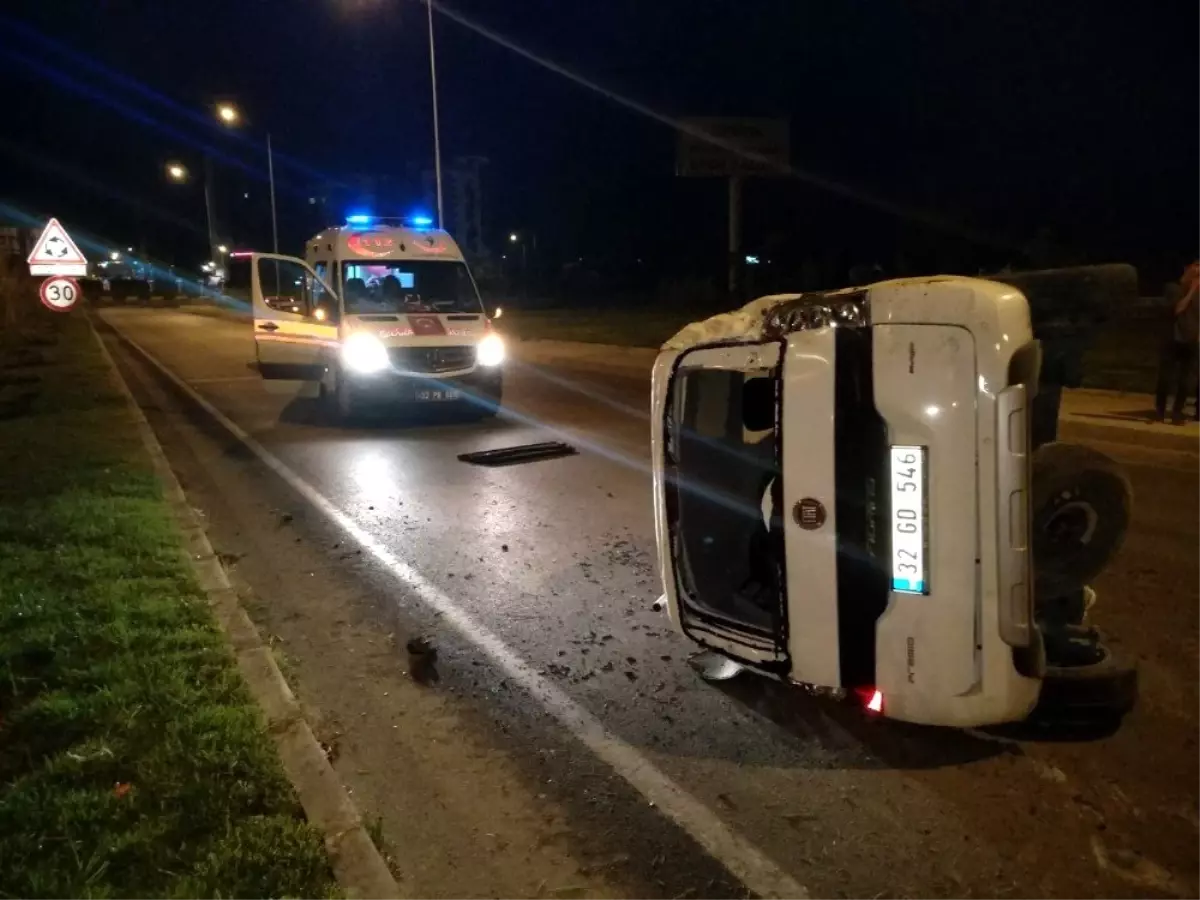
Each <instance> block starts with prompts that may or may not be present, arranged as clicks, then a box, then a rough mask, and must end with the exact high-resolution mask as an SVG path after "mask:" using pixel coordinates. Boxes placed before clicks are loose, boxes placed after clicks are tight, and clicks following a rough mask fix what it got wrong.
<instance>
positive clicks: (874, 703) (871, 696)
mask: <svg viewBox="0 0 1200 900" xmlns="http://www.w3.org/2000/svg"><path fill="white" fill-rule="evenodd" d="M854 693H855V694H857V695H858V699H859V702H861V703H862V706H863V709H865V710H866V711H867V712H873V713H882V712H883V691H881V690H879V689H878V688H873V687H865V688H855V689H854Z"/></svg>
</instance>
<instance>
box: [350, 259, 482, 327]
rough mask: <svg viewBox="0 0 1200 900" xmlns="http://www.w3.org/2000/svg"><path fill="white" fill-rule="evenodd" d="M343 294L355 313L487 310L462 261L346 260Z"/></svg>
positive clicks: (352, 313) (475, 311) (476, 311)
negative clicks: (367, 261)
mask: <svg viewBox="0 0 1200 900" xmlns="http://www.w3.org/2000/svg"><path fill="white" fill-rule="evenodd" d="M342 297H343V299H344V301H345V305H346V312H347V313H349V314H351V315H364V314H370V313H409V312H415V313H482V312H483V307H482V305H481V304H480V302H479V295H478V294H477V293H476V291H475V283H474V282H473V281H472V280H471V275H470V273H469V272H468V271H467V266H466V264H465V263H461V262H433V261H422V260H386V261H385V260H379V261H374V262H370V263H358V262H346V263H343V264H342Z"/></svg>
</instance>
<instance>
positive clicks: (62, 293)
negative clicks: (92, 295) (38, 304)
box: [38, 275, 79, 312]
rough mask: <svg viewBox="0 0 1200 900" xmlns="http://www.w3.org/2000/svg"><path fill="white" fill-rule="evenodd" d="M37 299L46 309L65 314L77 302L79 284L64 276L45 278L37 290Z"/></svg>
mask: <svg viewBox="0 0 1200 900" xmlns="http://www.w3.org/2000/svg"><path fill="white" fill-rule="evenodd" d="M38 297H40V298H41V301H42V305H43V306H45V307H46V308H47V309H52V310H54V311H55V312H67V311H69V310H70V309H71V308H72V307H73V306H75V304H76V302H77V301H78V300H79V282H77V281H76V280H75V279H74V278H67V277H66V276H64V275H56V276H55V277H53V278H47V279H46V280H45V281H43V282H42V286H41V288H39V289H38Z"/></svg>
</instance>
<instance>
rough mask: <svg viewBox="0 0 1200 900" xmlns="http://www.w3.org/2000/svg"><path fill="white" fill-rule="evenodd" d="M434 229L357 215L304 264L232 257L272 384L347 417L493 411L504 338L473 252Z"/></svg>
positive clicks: (233, 287)
mask: <svg viewBox="0 0 1200 900" xmlns="http://www.w3.org/2000/svg"><path fill="white" fill-rule="evenodd" d="M431 226H432V221H431V220H430V219H427V218H423V217H419V216H418V217H413V218H410V219H403V220H392V219H381V218H376V217H372V216H365V215H352V216H348V217H347V219H346V221H345V224H343V225H340V226H335V227H330V228H326V229H325V230H324V231H322V232H320V233H319V234H317V235H314V236H313V237H312V238H311V239H310V240H309V241H308V242H307V243H306V245H305V254H304V259H303V260H301V259H298V258H295V257H289V256H279V255H277V254H270V253H240V252H239V253H233V254H231V258H230V265H229V282H228V283H229V289H228V292H230V293H235V292H236V291H237V289H238V288H239V287H240V289H241V292H243V293H245V294H247V295H248V296H247V297H246V299H248V300H249V302H250V305H251V307H252V309H253V313H254V343H255V354H256V361H257V368H258V371H259V373H260V374H261V375H262V377H263V379H264V380H266V382H267V383H268V384H269V385H270V384H272V383H275V384H278V383H283V384H285V385H286V384H289V383H290V384H292V385H293V387H294V382H296V381H301V382H307V383H308V384H309V385H310V386H312V387H313V388H315V392H316V393H317V394H319V396H320V397H321V398H322V399H323V400H324V402H325V403H326V404H327V405H328V407H329V409H330V411H331V412H332V413H334V415H335V416H337V417H339V418H342V419H348V418H350V417H352V416H354V415H355V414H356V413H358V412H359V411H360V410H362V409H363V408H364V407H367V406H371V405H376V406H382V405H389V406H395V405H402V406H412V405H437V404H448V403H457V404H460V405H464V406H468V407H469V408H471V409H473V410H476V411H478V412H480V413H481V414H485V415H486V414H491V413H494V412H495V411H496V410H497V409H498V408H499V406H500V403H501V400H502V396H503V379H504V361H505V355H506V354H505V345H504V340H503V338H502V337H501V336H500V334H499V333H497V331H496V330H495V329H494V328H493V325H492V320H491V318H490V317H489V316H488V315H487V312H486V311H485V310H484V307H483V304H482V302H481V301H480V298H479V292H478V290H477V288H476V286H475V281H474V279H473V278H472V277H471V272H470V270H469V268H468V267H467V263H466V261H465V260H464V258H463V254H462V251H461V250H460V249H459V247H458V245H457V244H456V243H455V242H454V239H453V238H451V237H450V235H449V234H447V233H446V232H445V231H442V230H440V229H436V228H433V227H431Z"/></svg>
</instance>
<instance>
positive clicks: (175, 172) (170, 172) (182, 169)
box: [167, 162, 188, 182]
mask: <svg viewBox="0 0 1200 900" xmlns="http://www.w3.org/2000/svg"><path fill="white" fill-rule="evenodd" d="M167 177H168V178H170V179H171V180H172V181H177V182H183V181H187V180H188V170H187V166H185V165H184V164H183V163H180V162H169V163H167Z"/></svg>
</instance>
